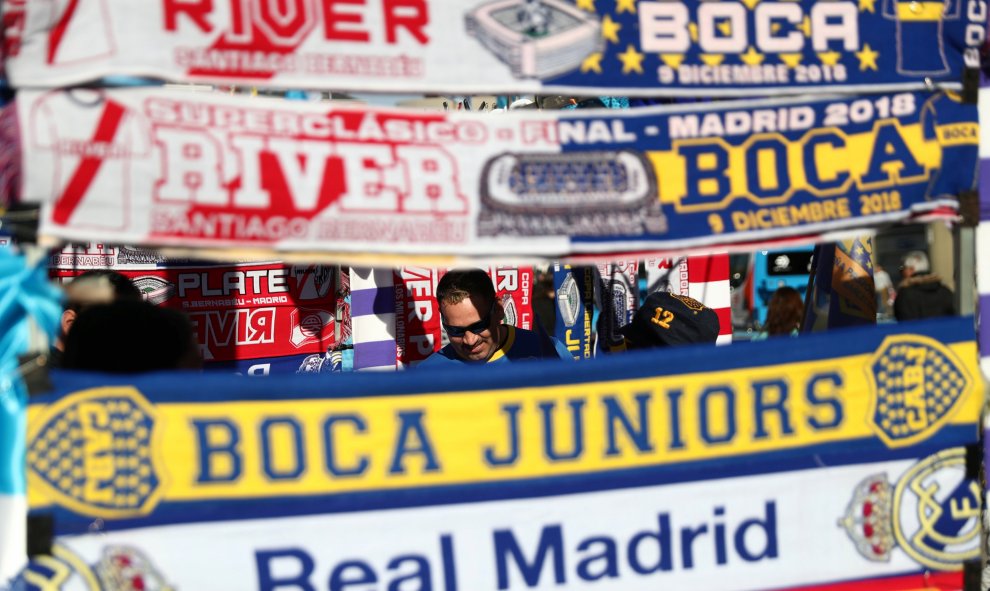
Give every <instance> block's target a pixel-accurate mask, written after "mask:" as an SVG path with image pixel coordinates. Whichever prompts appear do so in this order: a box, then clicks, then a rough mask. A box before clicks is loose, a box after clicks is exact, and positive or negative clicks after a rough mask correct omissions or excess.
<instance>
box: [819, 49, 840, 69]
mask: <svg viewBox="0 0 990 591" xmlns="http://www.w3.org/2000/svg"><path fill="white" fill-rule="evenodd" d="M840 57H842V54H841V53H839V52H838V51H826V52H824V53H819V54H818V59H820V60H822V64H823V65H826V66H834V65H835V64H837V63H839V58H840Z"/></svg>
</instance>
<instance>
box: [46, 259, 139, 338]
mask: <svg viewBox="0 0 990 591" xmlns="http://www.w3.org/2000/svg"><path fill="white" fill-rule="evenodd" d="M63 289H64V290H65V304H64V306H63V310H62V320H61V323H60V325H59V338H58V339H57V340H56V341H55V347H56V348H58V349H63V348H64V347H65V338H66V335H68V334H69V330H70V329H72V325H73V323H74V322H75V321H76V316H78V315H79V312H81V311H82V310H83V309H84V308H86V307H88V306H92V305H94V304H108V303H110V302H113V301H116V300H130V301H141V299H142V298H141V291H140V290H138V288H137V286H135V285H134V284H133V283H131V280H130V279H128V278H127V277H125V276H124V275H121V274H120V273H118V272H116V271H111V270H109V269H94V270H91V271H86V272H85V273H82V274H81V275H79V276H78V277H76V278H75V279H73V280H72V281H71V282H69V283H67V284H65V287H64V288H63Z"/></svg>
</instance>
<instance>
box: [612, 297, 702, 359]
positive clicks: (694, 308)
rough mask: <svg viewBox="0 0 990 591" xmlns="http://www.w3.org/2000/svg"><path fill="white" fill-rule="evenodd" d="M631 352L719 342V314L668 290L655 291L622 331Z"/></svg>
mask: <svg viewBox="0 0 990 591" xmlns="http://www.w3.org/2000/svg"><path fill="white" fill-rule="evenodd" d="M619 332H620V333H621V334H622V336H623V337H624V338H625V342H626V348H627V349H649V348H654V347H670V346H673V345H688V344H692V343H714V342H715V341H716V339H718V333H719V322H718V314H716V313H715V311H714V310H712V309H711V308H709V307H707V306H705V305H704V304H702V303H701V302H699V301H697V300H695V299H692V298H689V297H688V296H682V295H677V294H672V293H670V292H666V291H655V292H653V293H651V294H650V295H648V296H647V297H646V301H644V302H643V305H642V306H640V308H639V310H636V314H635V315H634V316H633V319H632V321H631V322H630V323H629V324H627V325H625V326H623V327H622V328H620V329H619Z"/></svg>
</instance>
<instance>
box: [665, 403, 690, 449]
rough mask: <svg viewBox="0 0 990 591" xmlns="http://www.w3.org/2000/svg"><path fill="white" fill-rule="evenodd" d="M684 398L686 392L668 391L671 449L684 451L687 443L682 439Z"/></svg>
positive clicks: (669, 446)
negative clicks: (682, 406)
mask: <svg viewBox="0 0 990 591" xmlns="http://www.w3.org/2000/svg"><path fill="white" fill-rule="evenodd" d="M683 397H684V390H680V389H677V390H668V391H667V401H668V402H669V404H670V429H669V431H670V445H668V446H667V447H668V448H669V449H684V447H685V445H686V444H685V443H684V440H683V439H681V398H683Z"/></svg>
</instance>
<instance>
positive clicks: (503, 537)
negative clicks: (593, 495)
mask: <svg viewBox="0 0 990 591" xmlns="http://www.w3.org/2000/svg"><path fill="white" fill-rule="evenodd" d="M494 541H495V558H496V562H495V564H496V570H497V576H498V588H499V589H509V588H510V583H509V559H510V558H511V559H512V561H513V562H514V563H515V565H516V566H517V567H518V569H519V572H520V574H522V577H523V580H524V581H525V582H526V585H527V586H529V587H536V586H537V585H539V584H540V574H541V573H542V572H543V562H544V561H545V560H546V557H547V554H552V555H553V575H554V581H555V582H556V583H557V584H558V585H563V584H564V582H565V578H564V538H563V532H562V531H561V529H560V526H559V525H548V526H546V527H544V528H543V530H542V531H541V532H540V543H539V547H538V548H537V550H536V558H535V559H534V560H533V562H532V564H530V563H527V562H526V557H525V556H523V553H522V550H521V549H520V548H519V543H518V542H516V538H515V536H513V535H512V530H509V529H500V530H496V531H495V532H494Z"/></svg>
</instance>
